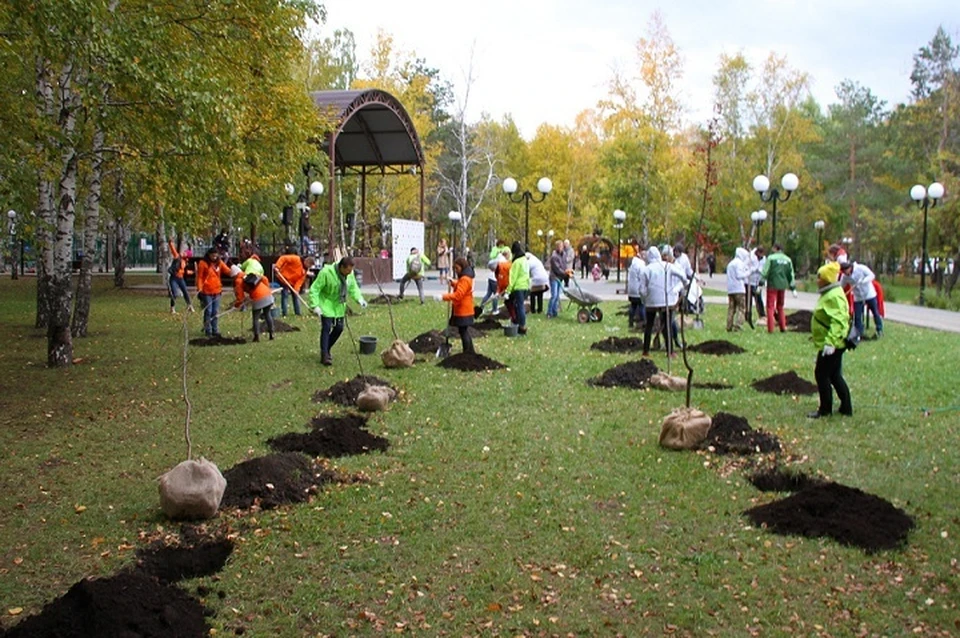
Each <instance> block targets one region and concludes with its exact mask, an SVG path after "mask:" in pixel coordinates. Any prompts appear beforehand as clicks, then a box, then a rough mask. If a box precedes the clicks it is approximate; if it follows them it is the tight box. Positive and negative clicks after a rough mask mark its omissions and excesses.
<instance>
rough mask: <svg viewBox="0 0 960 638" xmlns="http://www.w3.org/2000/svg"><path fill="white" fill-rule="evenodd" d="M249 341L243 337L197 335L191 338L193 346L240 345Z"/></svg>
mask: <svg viewBox="0 0 960 638" xmlns="http://www.w3.org/2000/svg"><path fill="white" fill-rule="evenodd" d="M246 342H247V340H246V339H244V338H243V337H223V336H220V337H197V338H196V339H191V340H190V342H189V343H190V345H191V346H201V347H204V346H239V345H243V344H245V343H246Z"/></svg>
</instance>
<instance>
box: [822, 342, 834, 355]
mask: <svg viewBox="0 0 960 638" xmlns="http://www.w3.org/2000/svg"><path fill="white" fill-rule="evenodd" d="M836 351H837V349H836V348H834V347H833V346H831V345H830V344H829V343H825V344H823V356H825V357H829V356H830V355H832V354H833V353H834V352H836Z"/></svg>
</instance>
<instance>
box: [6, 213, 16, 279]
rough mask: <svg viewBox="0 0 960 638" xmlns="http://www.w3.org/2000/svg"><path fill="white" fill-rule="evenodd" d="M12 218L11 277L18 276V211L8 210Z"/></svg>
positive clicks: (8, 214)
mask: <svg viewBox="0 0 960 638" xmlns="http://www.w3.org/2000/svg"><path fill="white" fill-rule="evenodd" d="M7 219H9V220H10V279H16V278H17V211H15V210H12V209H11V210H8V211H7Z"/></svg>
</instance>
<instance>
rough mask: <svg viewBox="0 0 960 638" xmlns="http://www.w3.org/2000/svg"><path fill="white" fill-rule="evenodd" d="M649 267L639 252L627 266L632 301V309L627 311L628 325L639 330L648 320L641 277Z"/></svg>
mask: <svg viewBox="0 0 960 638" xmlns="http://www.w3.org/2000/svg"><path fill="white" fill-rule="evenodd" d="M646 269H647V265H646V263H644V261H643V258H642V257H641V256H640V255H639V254H637V255H634V256H633V259H631V260H630V267H629V268H627V299H628V300H629V301H630V310H629V311H628V312H627V327H628V328H633V329H634V330H639V329H640V327H641V326H643V325H644V324H645V323H646V321H647V316H646V312H645V311H644V307H643V297H642V296H641V295H640V279H641V278H642V277H643V272H644V271H645V270H646Z"/></svg>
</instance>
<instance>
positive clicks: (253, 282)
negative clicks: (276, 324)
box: [233, 272, 273, 341]
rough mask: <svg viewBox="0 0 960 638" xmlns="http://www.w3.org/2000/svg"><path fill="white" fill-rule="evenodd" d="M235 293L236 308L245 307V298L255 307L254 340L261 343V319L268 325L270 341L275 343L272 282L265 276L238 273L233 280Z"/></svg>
mask: <svg viewBox="0 0 960 638" xmlns="http://www.w3.org/2000/svg"><path fill="white" fill-rule="evenodd" d="M233 292H234V294H236V300H234V302H233V307H234V308H240V307H241V306H243V303H244V299H245V297H249V298H250V300H249V303H250V305H251V306H253V312H252V313H251V314H252V315H253V340H254V341H260V319H261V317H262V318H263V320H264V321H266V323H267V333H268V334H269V335H270V341H273V314H272V312H271V311H272V310H273V289H272V288H271V287H270V280H269V279H267V278H266V277H264V276H263V275H256V274H254V273H249V274H247V275H244V274H243V273H242V272H240V273H237V275H236V276H235V277H234V278H233Z"/></svg>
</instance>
